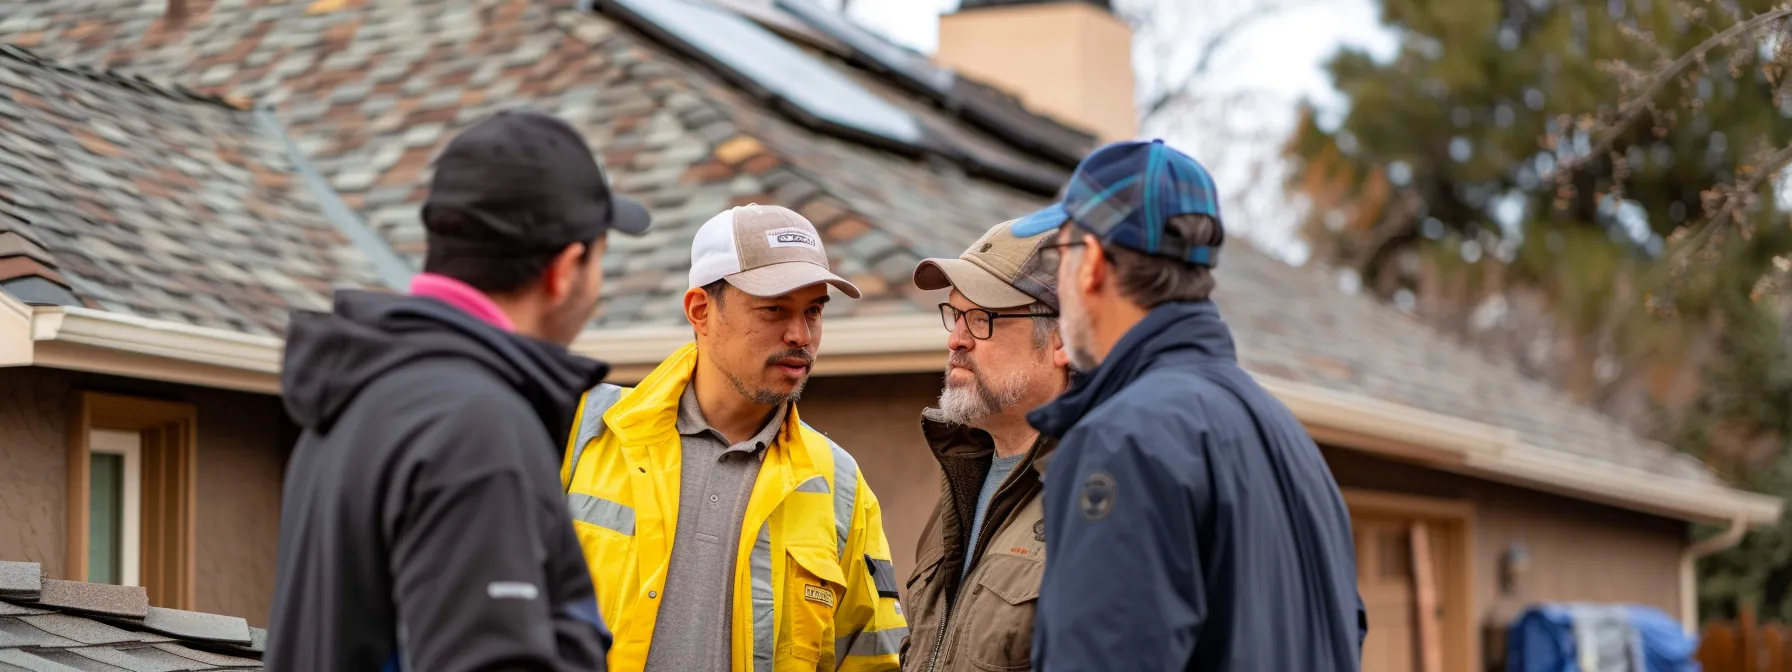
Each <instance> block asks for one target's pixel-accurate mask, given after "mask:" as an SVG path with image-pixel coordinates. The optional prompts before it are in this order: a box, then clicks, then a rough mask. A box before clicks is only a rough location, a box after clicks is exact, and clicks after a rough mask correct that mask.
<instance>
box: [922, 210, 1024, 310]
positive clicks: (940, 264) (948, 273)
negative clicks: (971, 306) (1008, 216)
mask: <svg viewBox="0 0 1792 672" xmlns="http://www.w3.org/2000/svg"><path fill="white" fill-rule="evenodd" d="M1013 223H1014V222H1013V221H1012V220H1011V221H1007V222H1002V223H1001V224H997V225H996V226H995V227H994V228H992V229H990V230H989V232H987V233H984V234H983V237H982V238H978V239H977V242H975V243H971V247H970V249H967V250H965V251H964V254H961V255H958V258H957V259H922V260H921V263H920V264H919V265H917V266H915V286H916V287H919V288H921V289H926V290H934V289H945V288H947V287H951V288H954V289H957V290H958V292H959V293H960V294H963V295H964V298H967V299H970V300H971V303H975V304H977V305H979V306H982V307H984V308H1018V307H1020V306H1025V305H1028V304H1031V303H1033V302H1039V303H1043V304H1045V305H1046V306H1047V307H1049V308H1051V309H1052V310H1053V311H1056V310H1057V309H1058V269H1057V268H1055V267H1054V268H1046V266H1045V264H1044V263H1043V262H1042V260H1041V255H1040V254H1039V249H1040V247H1041V246H1042V245H1044V244H1045V243H1047V242H1049V241H1050V240H1051V239H1052V237H1053V235H1054V234H1055V230H1053V231H1047V232H1044V233H1040V234H1038V235H1033V236H1028V237H1026V238H1017V237H1015V235H1014V234H1013V233H1012V232H1010V231H1009V230H1008V227H1009V225H1010V224H1013Z"/></svg>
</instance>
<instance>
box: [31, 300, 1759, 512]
mask: <svg viewBox="0 0 1792 672" xmlns="http://www.w3.org/2000/svg"><path fill="white" fill-rule="evenodd" d="M689 341H690V330H689V328H687V327H683V326H651V327H628V328H616V329H601V330H592V331H587V332H586V333H585V334H583V335H582V336H580V337H579V339H578V340H577V341H576V342H574V343H573V346H572V350H573V351H574V352H577V353H579V354H583V355H586V356H590V357H595V358H599V359H602V360H603V361H606V362H608V363H610V365H611V366H612V370H611V376H610V379H611V381H612V382H618V383H625V384H626V383H633V382H638V381H639V380H641V379H642V378H643V377H645V376H646V375H647V373H648V372H649V371H651V370H652V369H653V367H654V366H656V365H658V364H659V363H660V361H662V360H663V359H665V357H666V356H667V355H670V354H671V353H672V352H673V351H675V350H677V349H678V348H679V347H681V346H683V345H684V344H685V343H687V342H689ZM945 341H946V333H945V331H944V330H942V329H940V328H939V324H938V322H936V321H934V320H933V319H930V318H927V317H923V316H914V315H908V316H893V317H849V318H840V319H836V320H831V321H830V322H829V324H828V344H827V345H828V347H827V351H826V353H825V356H823V357H821V358H819V359H818V360H817V361H816V366H815V375H818V376H849V375H876V374H898V373H937V372H939V371H940V370H941V368H942V365H943V360H944V353H945V352H946V347H945ZM282 346H283V343H282V341H281V339H278V338H274V337H271V336H253V335H247V334H241V333H236V332H232V331H227V330H222V329H213V328H208V327H194V326H189V325H184V324H177V323H172V322H166V321H162V320H152V319H145V318H139V317H132V316H128V315H119V314H116V313H108V312H105V311H99V310H91V309H86V308H72V307H58V306H40V307H36V308H32V307H29V306H25V305H24V304H22V303H20V302H18V301H17V300H16V299H13V298H11V297H9V296H6V295H5V294H4V293H0V367H5V366H44V367H51V368H60V369H72V370H80V371H91V372H95V373H105V374H110V375H119V376H126V377H132V378H143V379H150V380H163V381H168V382H176V383H185V384H190V385H200V386H205V387H215V388H222V389H233V390H241V391H246V392H256V393H261V394H279V392H280V356H281V348H282ZM1255 377H1256V378H1257V380H1258V381H1259V382H1261V383H1262V385H1263V386H1264V388H1265V389H1267V390H1269V392H1270V393H1272V394H1274V395H1275V396H1276V397H1277V398H1278V399H1280V400H1281V401H1282V402H1283V403H1284V404H1286V405H1287V406H1288V408H1289V409H1290V410H1291V411H1293V413H1294V415H1295V417H1297V418H1299V419H1300V421H1301V422H1302V424H1304V425H1305V426H1306V427H1307V429H1308V431H1309V432H1311V433H1312V434H1313V436H1314V438H1315V439H1317V440H1319V441H1321V442H1322V443H1325V444H1327V445H1333V446H1337V447H1340V448H1345V449H1350V450H1356V451H1361V452H1365V453H1369V454H1374V455H1378V456H1381V457H1385V458H1388V459H1394V460H1398V461H1403V462H1408V463H1416V464H1421V465H1424V466H1427V467H1430V468H1434V469H1438V470H1441V471H1447V472H1453V473H1460V474H1464V475H1469V476H1474V477H1477V478H1482V479H1485V480H1489V481H1494V482H1501V483H1507V484H1511V485H1517V486H1522V487H1527V488H1531V489H1534V490H1540V491H1544V492H1553V493H1557V494H1562V495H1566V496H1570V497H1574V498H1577V499H1582V500H1587V501H1594V502H1599V503H1603V504H1608V505H1611V506H1615V507H1619V508H1624V509H1629V510H1633V511H1640V512H1644V513H1648V514H1652V515H1657V516H1662V517H1665V518H1670V519H1675V520H1684V521H1688V522H1700V523H1726V522H1730V521H1737V520H1740V521H1743V522H1745V523H1746V524H1748V525H1749V526H1751V527H1761V526H1766V525H1771V524H1773V523H1774V522H1776V521H1778V520H1779V518H1780V515H1781V512H1782V510H1783V506H1784V502H1782V500H1780V499H1779V498H1777V497H1772V496H1768V495H1761V494H1756V493H1751V492H1745V491H1741V490H1738V489H1735V488H1731V487H1727V486H1724V485H1722V484H1719V483H1706V482H1699V481H1695V480H1690V479H1682V478H1673V477H1669V476H1663V475H1659V474H1655V473H1651V472H1647V471H1643V470H1640V469H1635V468H1629V467H1624V466H1620V465H1614V464H1609V463H1605V462H1598V461H1594V460H1591V459H1587V458H1582V457H1578V456H1574V455H1569V454H1566V453H1562V452H1560V451H1555V450H1550V449H1546V448H1542V447H1538V446H1533V445H1529V444H1527V443H1525V442H1523V441H1522V440H1521V439H1520V438H1519V436H1518V435H1517V434H1516V433H1515V432H1512V431H1510V430H1506V429H1501V428H1496V427H1492V426H1489V425H1485V424H1481V423H1476V422H1471V421H1468V420H1463V419H1461V418H1455V417H1450V416H1447V415H1443V414H1439V413H1433V412H1430V411H1423V410H1419V409H1416V408H1412V407H1409V406H1404V405H1400V404H1395V403H1391V402H1386V401H1382V400H1378V399H1371V398H1368V397H1363V396H1361V395H1355V394H1347V393H1341V392H1336V391H1333V390H1329V389H1325V388H1320V387H1315V386H1312V385H1307V384H1302V383H1296V382H1292V381H1287V380H1282V379H1278V378H1274V377H1270V376H1263V375H1256V376H1255Z"/></svg>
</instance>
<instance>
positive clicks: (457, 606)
mask: <svg viewBox="0 0 1792 672" xmlns="http://www.w3.org/2000/svg"><path fill="white" fill-rule="evenodd" d="M534 506H538V505H537V504H535V503H534V502H532V501H531V499H530V497H529V495H528V493H527V492H526V491H525V488H524V487H523V482H522V479H521V478H520V477H519V476H518V475H516V474H514V473H495V474H486V475H482V476H478V477H476V478H472V479H469V480H467V481H464V482H460V483H454V484H451V485H449V486H447V487H441V488H434V489H429V490H424V491H419V492H416V493H414V495H413V497H412V500H411V502H410V506H409V508H408V511H407V514H408V515H406V516H405V518H406V520H405V521H404V522H403V524H402V525H401V526H400V527H399V529H398V537H397V539H396V542H397V543H396V544H395V547H394V551H395V552H394V553H393V555H392V559H391V562H392V572H393V579H394V580H395V589H396V590H395V592H396V596H395V597H396V599H397V602H398V604H397V605H396V606H397V607H398V614H399V633H398V641H399V646H400V655H402V656H404V657H405V660H406V662H407V663H408V664H409V665H408V666H409V669H414V670H443V671H444V672H461V671H472V670H554V669H557V662H556V661H557V660H558V655H557V654H556V651H555V643H554V623H553V615H552V613H551V609H550V607H549V602H548V597H547V591H548V590H549V587H548V585H547V584H546V579H547V577H546V576H545V572H544V564H543V559H544V558H545V556H546V548H545V546H544V544H543V539H542V538H541V537H542V535H541V534H540V528H539V526H538V525H536V524H534V523H533V522H532V520H531V519H533V518H535V514H534V512H533V511H530V510H529V509H530V508H531V507H534Z"/></svg>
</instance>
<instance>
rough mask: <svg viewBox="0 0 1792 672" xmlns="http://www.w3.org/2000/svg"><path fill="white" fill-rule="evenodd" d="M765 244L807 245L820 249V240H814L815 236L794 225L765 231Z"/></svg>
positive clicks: (812, 248)
mask: <svg viewBox="0 0 1792 672" xmlns="http://www.w3.org/2000/svg"><path fill="white" fill-rule="evenodd" d="M765 244H766V245H770V246H772V247H807V248H809V249H811V250H818V251H819V250H820V249H821V242H820V241H818V240H816V239H815V236H811V235H809V232H808V231H804V230H802V229H799V228H797V227H794V226H787V227H784V228H781V229H772V230H770V231H766V232H765Z"/></svg>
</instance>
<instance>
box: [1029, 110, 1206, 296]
mask: <svg viewBox="0 0 1792 672" xmlns="http://www.w3.org/2000/svg"><path fill="white" fill-rule="evenodd" d="M1176 215H1207V216H1208V217H1212V218H1213V221H1214V222H1215V223H1219V222H1220V201H1219V189H1218V188H1217V187H1215V186H1214V185H1213V176H1211V175H1208V174H1207V169H1206V168H1204V167H1202V166H1201V164H1200V162H1198V161H1195V160H1194V158H1192V157H1190V156H1189V155H1187V154H1183V153H1182V152H1179V151H1176V150H1175V149H1174V148H1172V147H1170V146H1169V145H1165V144H1164V141H1163V140H1152V141H1150V142H1145V141H1138V140H1133V141H1127V142H1116V143H1113V144H1110V145H1106V146H1104V147H1101V148H1100V149H1097V150H1095V151H1094V152H1093V153H1091V154H1090V155H1089V156H1088V157H1085V158H1084V159H1083V162H1082V163H1079V164H1077V167H1076V172H1074V173H1072V174H1071V175H1070V183H1069V184H1066V185H1064V190H1063V192H1062V194H1060V196H1059V198H1058V202H1056V203H1053V204H1051V205H1049V206H1046V207H1045V209H1043V210H1040V211H1038V212H1035V213H1033V214H1031V215H1027V216H1025V217H1022V218H1020V219H1017V220H1015V221H1014V223H1013V224H1012V225H1010V227H1009V231H1011V232H1012V233H1013V234H1014V235H1016V236H1019V237H1022V238H1025V237H1028V236H1035V235H1038V234H1041V233H1045V232H1046V231H1050V230H1052V229H1056V228H1058V227H1060V226H1063V225H1064V224H1065V223H1066V222H1069V223H1073V224H1076V225H1077V226H1078V227H1080V228H1082V229H1084V230H1087V231H1088V232H1090V233H1093V234H1095V236H1096V237H1097V238H1100V239H1101V240H1102V242H1105V243H1112V244H1115V245H1119V246H1121V247H1124V248H1126V249H1129V250H1133V251H1135V252H1140V253H1144V254H1150V255H1155V256H1160V257H1169V258H1171V259H1179V260H1182V261H1185V262H1188V263H1191V264H1199V265H1202V266H1213V265H1214V264H1215V263H1217V262H1218V261H1219V248H1218V246H1214V245H1193V244H1191V243H1190V242H1189V241H1186V240H1182V239H1180V238H1177V237H1172V236H1166V235H1165V234H1164V223H1165V222H1166V221H1168V220H1169V219H1170V218H1171V217H1174V216H1176Z"/></svg>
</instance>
